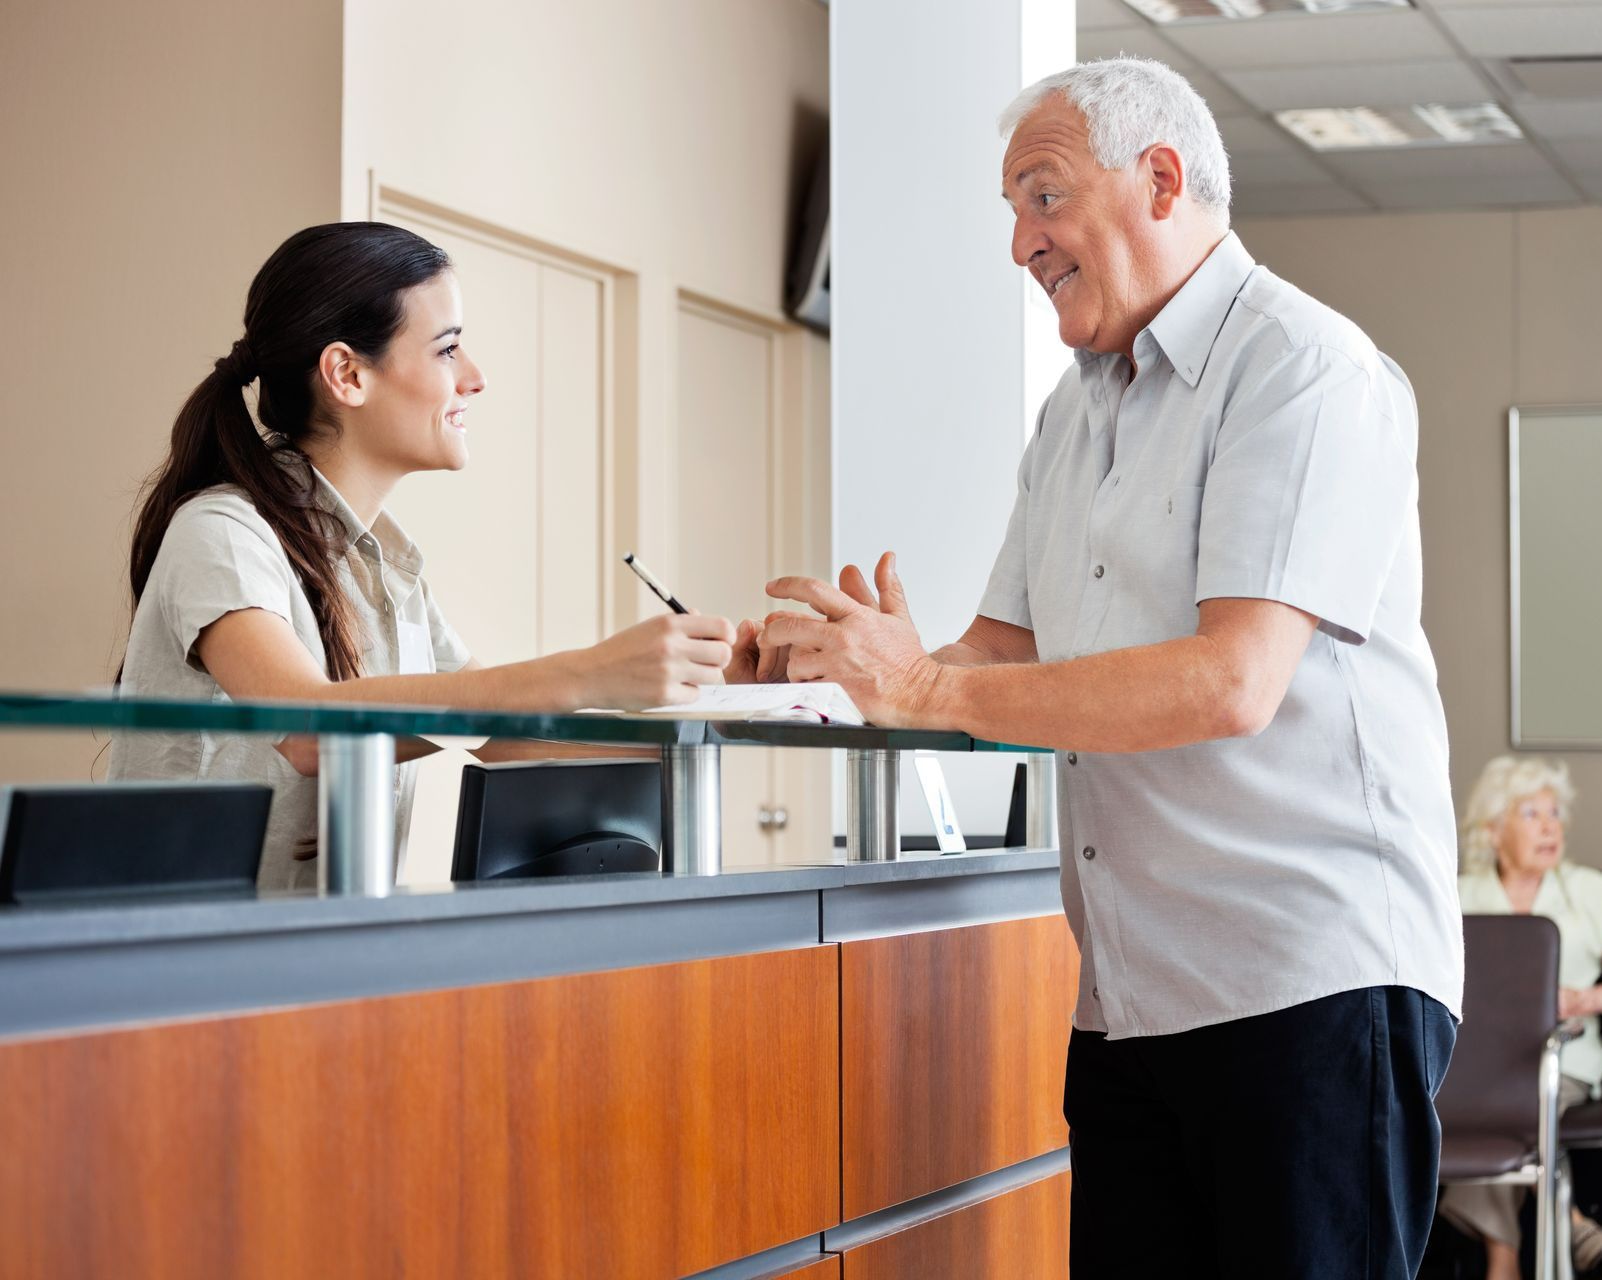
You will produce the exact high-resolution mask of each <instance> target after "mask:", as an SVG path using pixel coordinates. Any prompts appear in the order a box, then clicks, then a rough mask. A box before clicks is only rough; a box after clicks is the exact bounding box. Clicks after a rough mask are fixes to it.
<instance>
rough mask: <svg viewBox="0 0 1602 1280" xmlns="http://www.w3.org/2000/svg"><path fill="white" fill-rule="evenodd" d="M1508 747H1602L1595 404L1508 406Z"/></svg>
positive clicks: (1601, 427) (1601, 439)
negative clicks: (1510, 726) (1510, 721)
mask: <svg viewBox="0 0 1602 1280" xmlns="http://www.w3.org/2000/svg"><path fill="white" fill-rule="evenodd" d="M1508 477H1509V502H1508V510H1509V516H1510V528H1509V547H1510V551H1511V562H1510V565H1509V570H1510V572H1509V583H1510V586H1511V592H1510V594H1511V604H1512V646H1511V648H1512V686H1511V687H1512V692H1513V745H1514V746H1515V747H1520V748H1534V749H1542V750H1562V751H1575V750H1587V749H1593V750H1602V662H1599V658H1602V500H1599V499H1598V494H1597V479H1598V477H1602V405H1548V406H1539V407H1526V408H1514V409H1511V410H1509V412H1508Z"/></svg>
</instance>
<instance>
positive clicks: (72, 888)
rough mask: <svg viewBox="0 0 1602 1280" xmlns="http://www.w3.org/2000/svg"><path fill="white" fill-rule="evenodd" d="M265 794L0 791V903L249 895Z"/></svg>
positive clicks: (195, 789)
mask: <svg viewBox="0 0 1602 1280" xmlns="http://www.w3.org/2000/svg"><path fill="white" fill-rule="evenodd" d="M272 799H273V791H272V788H271V787H264V786H255V785H251V784H246V783H220V782H219V783H205V782H199V783H167V782H102V783H98V784H92V785H88V786H79V785H68V786H29V787H5V788H0V833H3V834H0V902H17V903H45V902H59V901H68V900H78V899H83V898H98V897H121V896H142V895H149V894H161V893H181V894H205V895H211V894H230V893H253V892H254V891H255V888H256V869H257V867H258V866H260V864H261V848H262V840H263V838H264V836H265V835H266V832H267V812H268V810H269V808H271V806H272Z"/></svg>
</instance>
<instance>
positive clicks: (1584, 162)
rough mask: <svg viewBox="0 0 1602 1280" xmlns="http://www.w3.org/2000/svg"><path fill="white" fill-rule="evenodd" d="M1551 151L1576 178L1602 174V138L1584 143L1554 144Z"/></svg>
mask: <svg viewBox="0 0 1602 1280" xmlns="http://www.w3.org/2000/svg"><path fill="white" fill-rule="evenodd" d="M1552 151H1553V153H1554V154H1555V155H1556V156H1557V158H1558V159H1559V160H1561V161H1562V162H1563V163H1564V164H1565V165H1567V166H1568V168H1569V170H1570V172H1572V173H1574V174H1575V175H1576V176H1579V175H1581V174H1586V175H1592V176H1594V175H1597V174H1602V138H1593V139H1590V140H1588V141H1584V142H1554V143H1553V144H1552Z"/></svg>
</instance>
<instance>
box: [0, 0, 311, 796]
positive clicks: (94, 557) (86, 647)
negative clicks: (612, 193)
mask: <svg viewBox="0 0 1602 1280" xmlns="http://www.w3.org/2000/svg"><path fill="white" fill-rule="evenodd" d="M0 30H3V31H4V33H5V34H4V38H3V39H0V158H3V162H4V178H3V179H0V280H3V282H4V284H3V287H0V297H3V299H4V308H5V330H6V340H5V341H4V342H0V422H3V423H4V428H3V429H4V432H5V445H6V448H5V457H6V462H5V465H4V466H3V467H0V546H3V547H4V549H5V556H4V564H3V568H0V586H3V598H4V600H5V607H4V608H3V609H0V686H11V687H17V686H28V687H35V688H45V689H61V688H71V687H75V686H78V687H81V686H83V685H87V684H94V683H103V682H106V681H109V680H110V678H111V676H112V674H113V673H114V672H115V670H116V666H117V662H118V659H119V657H120V655H121V650H122V642H123V639H124V637H125V634H126V626H127V587H126V579H127V547H128V530H129V519H130V513H131V510H132V506H133V501H134V496H135V492H136V490H137V488H138V485H139V482H140V480H141V479H142V478H143V476H144V475H145V474H146V473H147V472H148V471H149V470H150V469H151V468H152V467H154V466H155V465H156V463H157V462H158V461H159V460H160V458H161V456H162V453H163V451H164V448H165V444H166V438H167V433H168V432H169V430H170V429H171V426H172V420H173V417H174V415H175V414H176V412H177V410H178V406H179V405H180V404H181V403H182V401H183V399H184V397H185V396H186V395H187V394H188V393H189V391H190V390H191V389H192V388H193V387H194V385H195V384H196V383H197V382H198V381H199V380H200V379H201V377H202V376H203V375H204V374H205V373H206V371H207V369H208V367H209V365H210V363H211V361H212V360H213V359H215V358H216V357H217V356H220V355H223V354H225V353H226V352H227V350H228V348H229V345H230V344H231V343H232V342H233V340H234V339H235V338H237V337H239V335H240V333H241V332H242V328H241V316H242V314H243V311H244V299H245V289H246V287H247V286H248V284H249V282H250V278H251V275H252V274H253V273H254V271H255V270H256V268H257V267H258V266H259V265H260V264H261V262H262V261H263V259H265V258H266V256H267V255H268V254H269V253H270V252H271V251H272V249H273V248H274V247H275V246H276V245H277V244H278V243H279V241H280V240H282V239H283V238H284V236H285V235H286V234H288V233H289V232H290V231H292V230H294V229H296V228H298V227H301V226H305V225H307V224H309V223H314V222H324V221H329V220H331V219H334V218H337V217H338V216H339V191H340V188H339V181H340V175H339V142H340V140H339V131H338V128H337V123H338V119H339V102H340V56H341V49H340V44H341V27H340V5H339V4H338V3H337V2H336V0H277V2H276V3H273V4H270V5H263V4H248V5H247V4H240V3H218V2H217V0H144V2H142V3H139V4H131V5H116V4H110V5H108V4H102V3H89V2H88V0H62V2H60V3H51V4H48V5H39V4H33V5H27V4H22V3H16V2H14V0H6V3H5V5H4V13H3V15H0ZM91 755H92V747H91V746H90V745H89V744H88V743H87V742H86V741H85V740H84V739H83V738H78V737H70V736H64V737H51V738H45V739H31V738H28V739H25V738H20V737H18V736H16V735H10V734H0V777H3V778H36V777H61V778H73V777H83V776H85V772H86V770H87V767H88V761H89V758H90V756H91Z"/></svg>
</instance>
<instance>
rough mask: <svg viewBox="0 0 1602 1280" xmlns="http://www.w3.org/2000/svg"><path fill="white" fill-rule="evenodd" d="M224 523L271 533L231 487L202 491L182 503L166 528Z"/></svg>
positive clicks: (242, 493)
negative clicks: (226, 521) (230, 522)
mask: <svg viewBox="0 0 1602 1280" xmlns="http://www.w3.org/2000/svg"><path fill="white" fill-rule="evenodd" d="M225 520H231V521H233V522H235V523H236V524H242V525H245V526H246V527H247V528H250V529H253V530H256V531H259V532H262V533H267V534H271V533H272V526H271V525H269V524H268V523H267V521H266V520H265V519H263V518H262V514H261V512H260V511H258V510H256V504H255V503H254V502H252V501H251V500H250V498H249V497H248V496H246V494H245V491H244V490H243V489H239V488H236V487H235V486H234V485H231V484H220V485H215V486H213V487H212V488H210V489H202V490H201V491H200V492H199V493H196V494H194V495H192V496H191V497H188V498H186V499H184V501H183V502H182V503H180V504H179V506H178V508H177V510H175V511H174V512H173V513H172V519H171V521H169V522H168V525H167V528H168V530H169V531H170V530H172V529H175V528H178V527H180V526H183V527H193V526H196V525H202V526H204V525H210V526H212V527H216V526H217V524H218V523H219V522H221V521H225ZM275 541H276V539H275Z"/></svg>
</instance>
